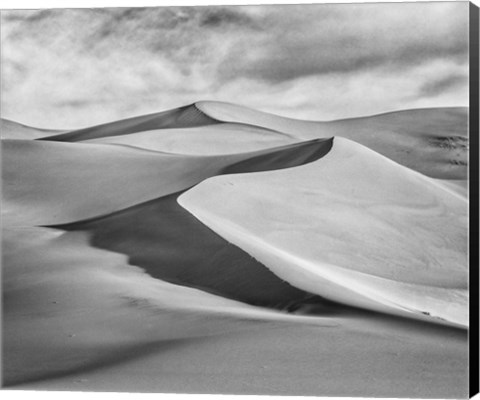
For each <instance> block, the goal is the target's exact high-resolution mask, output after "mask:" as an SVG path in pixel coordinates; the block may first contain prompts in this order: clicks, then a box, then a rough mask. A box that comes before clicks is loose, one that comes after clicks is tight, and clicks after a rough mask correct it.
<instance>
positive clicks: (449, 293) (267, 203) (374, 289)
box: [179, 138, 468, 325]
mask: <svg viewBox="0 0 480 400" xmlns="http://www.w3.org/2000/svg"><path fill="white" fill-rule="evenodd" d="M179 202H180V204H181V205H182V206H184V207H185V208H187V209H188V210H189V211H190V212H192V213H193V214H194V215H195V216H196V217H197V218H199V219H200V220H201V221H202V222H204V223H205V224H206V225H207V226H209V227H210V228H211V229H213V230H215V231H216V232H217V233H219V234H220V235H222V236H223V237H225V238H226V239H227V240H228V241H230V242H232V243H233V244H236V245H237V246H239V247H241V248H242V249H244V250H245V251H247V252H248V253H249V254H251V255H252V256H253V257H255V258H256V259H258V260H259V261H260V262H262V263H263V264H265V265H266V266H267V267H268V268H270V269H271V270H272V271H273V272H274V273H275V274H277V275H278V276H280V277H281V278H282V279H285V280H286V281H288V282H289V283H291V284H292V285H294V286H296V287H299V288H302V289H304V290H306V291H309V292H312V293H316V294H319V295H322V296H324V297H326V298H329V299H331V300H334V301H338V302H341V303H345V304H350V305H358V306H362V307H366V308H370V309H374V310H379V311H386V312H393V313H399V314H406V315H408V314H409V313H410V314H411V315H414V316H419V317H421V318H426V319H430V320H437V321H440V320H447V321H449V322H451V323H454V324H458V325H465V324H466V323H467V321H468V316H467V274H468V268H467V266H468V263H467V258H466V255H467V229H466V226H467V224H466V221H467V201H466V199H465V198H464V197H463V196H461V195H459V194H457V193H456V192H454V191H452V190H450V189H449V188H448V187H446V186H443V185H439V184H438V183H437V182H436V181H435V180H433V179H430V178H428V177H425V176H424V175H421V174H418V173H416V172H414V171H412V170H409V169H407V168H404V167H402V166H400V165H398V164H396V163H394V162H392V161H390V160H388V159H386V158H385V157H383V156H381V155H379V154H377V153H375V152H373V151H371V150H369V149H367V148H366V147H363V146H361V145H359V144H356V143H354V142H351V141H349V140H347V139H342V138H335V141H334V144H333V147H332V150H331V151H330V152H329V153H328V154H327V155H326V156H325V157H323V158H321V159H319V160H318V161H315V162H313V163H310V164H306V165H304V166H300V167H297V168H291V169H286V170H283V171H270V172H261V173H254V174H239V175H225V176H217V177H213V178H210V179H208V180H206V181H204V182H202V183H201V184H199V185H197V186H196V187H194V188H192V189H190V190H189V191H187V192H186V193H184V194H183V195H182V196H180V197H179Z"/></svg>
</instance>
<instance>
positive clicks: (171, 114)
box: [41, 104, 219, 142]
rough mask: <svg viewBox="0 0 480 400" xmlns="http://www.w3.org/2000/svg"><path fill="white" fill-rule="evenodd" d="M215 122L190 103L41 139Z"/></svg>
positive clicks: (93, 136)
mask: <svg viewBox="0 0 480 400" xmlns="http://www.w3.org/2000/svg"><path fill="white" fill-rule="evenodd" d="M217 123H219V121H217V120H215V119H213V118H211V117H209V116H208V115H206V114H205V113H203V112H201V111H200V110H199V109H198V108H197V107H196V105H195V104H192V105H188V106H185V107H180V108H174V109H172V110H168V111H163V112H159V113H154V114H148V115H142V116H139V117H133V118H128V119H124V120H120V121H115V122H107V123H106V124H101V125H97V126H92V127H89V128H84V129H78V130H73V131H70V132H66V133H62V134H60V135H52V136H48V137H45V138H43V139H41V140H50V141H57V142H79V141H83V140H92V139H98V138H102V137H106V136H118V135H127V134H131V133H136V132H143V131H151V130H155V129H168V128H187V127H198V126H204V125H214V124H217Z"/></svg>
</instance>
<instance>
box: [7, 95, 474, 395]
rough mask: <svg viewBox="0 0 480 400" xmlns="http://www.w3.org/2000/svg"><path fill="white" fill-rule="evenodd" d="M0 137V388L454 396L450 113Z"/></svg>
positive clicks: (458, 237)
mask: <svg viewBox="0 0 480 400" xmlns="http://www.w3.org/2000/svg"><path fill="white" fill-rule="evenodd" d="M1 131H2V132H1V136H2V139H3V140H2V171H3V172H2V174H3V182H2V189H3V190H2V210H1V211H2V246H3V248H2V262H3V271H2V280H3V306H4V320H3V322H4V331H3V349H4V350H3V361H4V365H3V379H4V384H5V385H7V386H15V387H16V388H23V389H58V390H100V391H105V390H107V391H138V392H144V391H147V392H149V391H150V392H151V391H162V392H182V393H236V394H270V395H271V394H282V395H285V394H290V395H326V396H358V395H359V394H361V395H362V396H366V397H378V396H380V397H392V396H393V397H434V398H447V397H448V398H458V397H465V396H466V387H467V386H466V384H467V377H468V376H467V366H468V342H467V329H468V271H467V268H468V261H467V233H468V232H467V220H468V214H467V208H468V191H467V184H468V181H467V156H468V134H467V110H466V109H462V108H439V109H426V110H405V111H398V112H393V113H387V114H382V115H377V116H369V117H364V118H352V119H345V120H340V121H330V122H315V121H300V120H294V119H288V118H283V117H280V116H276V115H272V114H268V113H264V112H260V111H256V110H252V109H248V108H246V107H243V106H238V105H234V104H229V103H221V102H209V101H201V102H197V103H194V104H191V105H187V106H185V107H180V108H176V109H172V110H167V111H163V112H159V113H154V114H150V115H144V116H138V117H134V118H128V119H124V120H119V121H113V122H109V123H106V124H102V125H97V126H93V127H86V128H83V129H76V130H69V131H53V130H52V131H49V130H40V129H36V128H31V127H27V126H24V125H22V124H18V123H16V122H12V121H8V120H2V124H1Z"/></svg>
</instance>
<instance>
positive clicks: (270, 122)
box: [42, 101, 468, 179]
mask: <svg viewBox="0 0 480 400" xmlns="http://www.w3.org/2000/svg"><path fill="white" fill-rule="evenodd" d="M215 125H217V126H215ZM199 127H203V129H185V128H199ZM208 127H211V129H209V128H208ZM172 130H173V131H172ZM175 130H179V131H178V132H175ZM138 132H142V134H141V135H140V136H139V137H136V136H133V137H130V135H131V134H135V133H138ZM248 132H252V135H247V133H248ZM275 132H277V133H278V134H277V135H275ZM467 132H468V109H467V108H462V107H457V108H437V109H417V110H404V111H398V112H391V113H386V114H380V115H374V116H368V117H361V118H351V119H344V120H338V121H329V122H317V121H301V120H295V119H291V118H285V117H280V116H277V115H273V114H268V113H265V112H261V111H257V110H253V109H249V108H246V107H242V106H238V105H235V104H230V103H223V102H213V101H200V102H197V103H194V104H192V105H189V106H185V107H181V108H177V109H172V110H169V111H164V112H161V113H155V114H150V115H145V116H140V117H134V118H129V119H126V120H122V121H116V122H111V123H107V124H102V125H98V126H94V127H91V128H85V129H80V130H74V131H70V132H67V133H63V134H59V135H53V136H49V137H46V138H44V139H42V140H55V141H66V142H77V141H94V142H99V143H118V144H127V145H131V146H138V147H143V148H149V149H152V150H158V151H166V152H179V153H185V154H212V153H209V147H210V149H212V148H215V149H216V150H215V151H216V152H217V153H219V154H220V153H221V152H226V153H232V152H239V151H251V150H254V149H259V148H266V147H268V144H269V143H268V142H269V141H270V142H271V143H270V145H271V146H275V145H279V144H287V143H292V142H293V141H303V140H311V139H315V138H328V137H332V136H341V137H345V138H348V139H351V140H353V141H356V142H357V143H360V144H363V145H365V146H367V147H369V148H371V149H372V150H375V151H377V152H379V153H380V154H383V155H385V156H386V157H389V158H390V159H392V160H394V161H396V162H398V163H400V164H402V165H405V166H407V167H409V168H412V169H414V170H416V171H418V172H421V173H423V174H426V175H428V176H430V177H433V178H439V179H466V177H467V159H468V138H467ZM237 133H238V134H237ZM282 133H283V135H281V134H282ZM222 134H223V136H224V137H223V138H222V136H221V135H222ZM124 135H126V136H124ZM222 139H224V140H222ZM222 141H223V142H224V143H223V144H222ZM213 143H217V145H216V146H212V144H213ZM257 146H259V147H257Z"/></svg>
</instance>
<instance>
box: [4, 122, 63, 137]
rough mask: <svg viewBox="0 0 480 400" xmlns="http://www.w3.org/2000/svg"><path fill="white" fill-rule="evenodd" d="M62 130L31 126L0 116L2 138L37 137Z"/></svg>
mask: <svg viewBox="0 0 480 400" xmlns="http://www.w3.org/2000/svg"><path fill="white" fill-rule="evenodd" d="M60 132H62V131H59V130H52V129H40V128H33V127H31V126H27V125H23V124H20V123H18V122H14V121H10V120H8V119H5V118H0V137H1V138H2V139H38V138H41V137H45V136H51V135H55V134H59V133H60Z"/></svg>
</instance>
